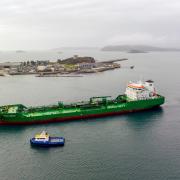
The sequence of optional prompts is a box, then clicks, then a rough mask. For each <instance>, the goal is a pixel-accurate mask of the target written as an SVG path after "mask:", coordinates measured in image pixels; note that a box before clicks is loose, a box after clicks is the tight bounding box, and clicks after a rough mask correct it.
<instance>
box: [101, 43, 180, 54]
mask: <svg viewBox="0 0 180 180" xmlns="http://www.w3.org/2000/svg"><path fill="white" fill-rule="evenodd" d="M101 50H102V51H126V52H132V51H137V52H142V53H143V52H148V51H164V52H165V51H180V49H178V48H162V47H155V46H147V45H116V46H115V45H114V46H105V47H103V48H102V49H101Z"/></svg>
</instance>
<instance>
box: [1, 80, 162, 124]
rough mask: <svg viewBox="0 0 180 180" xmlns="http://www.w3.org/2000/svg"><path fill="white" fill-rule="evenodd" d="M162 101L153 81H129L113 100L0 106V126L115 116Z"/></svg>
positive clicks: (147, 107)
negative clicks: (120, 93) (35, 105)
mask: <svg viewBox="0 0 180 180" xmlns="http://www.w3.org/2000/svg"><path fill="white" fill-rule="evenodd" d="M164 101H165V98H164V97H163V96H161V95H159V94H158V93H157V92H156V90H155V87H154V82H153V81H151V80H148V81H146V82H142V81H138V82H129V83H128V84H127V87H126V91H125V93H124V94H122V95H118V96H117V97H116V98H114V99H112V98H111V97H110V96H101V97H92V98H90V100H89V101H80V102H75V103H71V104H64V103H63V102H58V104H57V105H52V106H41V107H26V106H24V105H22V104H15V105H6V106H1V107H0V124H2V125H13V124H16V125H20V124H39V123H50V122H60V121H68V120H76V119H85V118H94V117H103V116H110V115H119V114H122V113H129V112H135V111H141V110H147V109H151V108H154V107H159V106H160V105H162V104H163V103H164Z"/></svg>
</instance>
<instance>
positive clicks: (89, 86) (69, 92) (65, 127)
mask: <svg viewBox="0 0 180 180" xmlns="http://www.w3.org/2000/svg"><path fill="white" fill-rule="evenodd" d="M74 54H79V55H82V56H83V55H84V56H85V55H88V56H93V57H95V58H96V59H98V60H100V61H101V60H108V59H114V58H124V57H125V58H128V59H129V60H128V61H124V62H122V63H121V65H122V68H121V69H117V70H113V71H107V72H103V73H98V74H89V75H84V76H83V77H76V78H70V77H68V78H67V77H66V78H65V77H49V78H38V77H34V76H13V77H0V105H4V104H14V103H22V104H24V105H27V106H35V105H45V104H53V103H56V102H58V101H62V100H63V101H66V102H72V101H77V100H82V99H83V100H87V99H88V98H89V97H91V96H99V95H100V96H101V95H112V97H116V96H117V95H118V94H122V93H124V90H125V86H126V83H127V82H128V81H129V80H138V79H142V80H147V79H153V80H154V81H155V85H156V87H157V90H158V91H159V93H160V94H162V95H164V96H165V97H166V103H165V104H164V105H163V106H162V108H159V109H157V110H149V111H146V112H139V113H132V114H126V115H121V116H115V117H106V118H100V119H89V120H86V121H80V120H79V121H74V122H66V123H56V124H48V125H33V126H11V127H10V126H0V180H21V179H22V180H36V179H38V180H100V179H103V180H109V179H113V180H119V179H121V180H126V179H128V180H131V179H132V180H141V179H142V180H156V179H157V180H166V179H167V180H169V179H177V180H178V179H180V53H175V52H171V53H170V52H168V53H165V52H164V53H160V52H159V53H158V52H156V53H145V54H125V53H119V52H100V51H81V52H79V51H66V52H63V53H62V54H58V53H56V52H29V53H28V52H27V53H13V52H0V61H1V62H3V61H22V60H35V59H39V60H43V59H51V60H56V59H58V58H65V57H69V56H71V55H74ZM131 65H134V66H135V68H134V69H130V68H129V66H131ZM41 130H47V131H48V132H49V133H50V134H51V135H57V136H64V137H65V138H66V144H65V146H64V147H62V148H49V149H42V148H32V147H31V146H30V144H29V139H30V138H31V137H32V136H33V135H34V134H36V133H37V132H40V131H41Z"/></svg>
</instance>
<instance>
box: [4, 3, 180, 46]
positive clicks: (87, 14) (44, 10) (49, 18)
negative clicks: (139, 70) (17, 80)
mask: <svg viewBox="0 0 180 180" xmlns="http://www.w3.org/2000/svg"><path fill="white" fill-rule="evenodd" d="M116 44H148V45H158V46H165V47H166V46H167V47H180V0H0V50H15V49H51V48H58V47H62V46H71V47H72V46H96V47H101V46H104V45H116Z"/></svg>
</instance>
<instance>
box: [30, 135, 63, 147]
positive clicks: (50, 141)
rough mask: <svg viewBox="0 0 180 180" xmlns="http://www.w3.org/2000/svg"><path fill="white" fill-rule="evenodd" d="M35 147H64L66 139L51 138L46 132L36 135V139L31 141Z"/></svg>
mask: <svg viewBox="0 0 180 180" xmlns="http://www.w3.org/2000/svg"><path fill="white" fill-rule="evenodd" d="M30 143H31V145H33V146H42V147H51V146H64V143H65V138H64V137H51V136H49V134H48V133H47V132H46V131H42V132H41V133H40V134H36V135H35V137H33V138H31V139H30Z"/></svg>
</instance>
